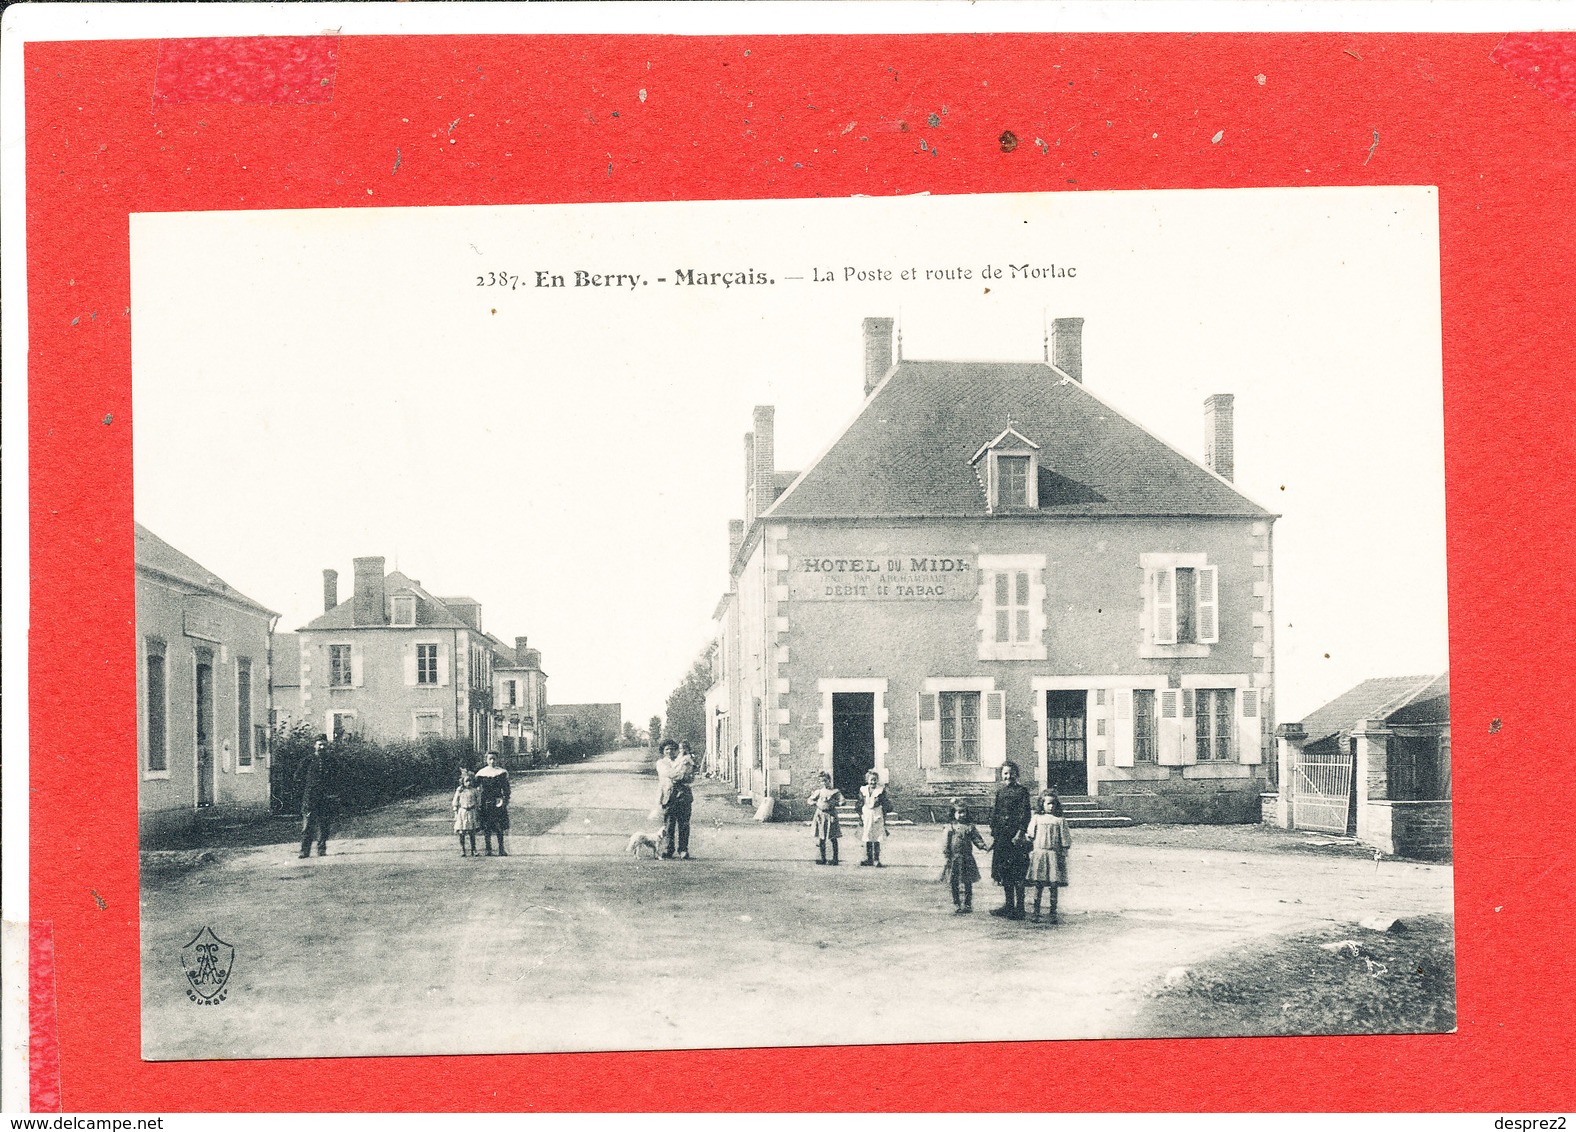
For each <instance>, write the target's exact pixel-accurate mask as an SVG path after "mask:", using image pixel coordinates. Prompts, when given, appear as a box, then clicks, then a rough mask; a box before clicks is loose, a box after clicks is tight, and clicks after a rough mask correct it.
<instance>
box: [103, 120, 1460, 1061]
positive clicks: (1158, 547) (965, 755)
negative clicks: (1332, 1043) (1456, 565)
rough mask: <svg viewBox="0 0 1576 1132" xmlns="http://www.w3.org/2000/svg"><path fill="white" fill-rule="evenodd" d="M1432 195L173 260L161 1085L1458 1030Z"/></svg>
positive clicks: (138, 311)
mask: <svg viewBox="0 0 1576 1132" xmlns="http://www.w3.org/2000/svg"><path fill="white" fill-rule="evenodd" d="M642 93H644V92H642ZM1437 204H1438V201H1437V192H1436V190H1434V189H1432V188H1429V187H1427V186H1417V187H1385V188H1347V189H1241V190H1192V191H1153V192H1140V191H1133V192H1080V193H1076V194H1073V193H1065V194H1024V195H979V196H913V197H895V198H881V199H874V198H851V199H836V200H833V199H815V200H759V201H740V200H731V201H702V202H694V201H690V202H650V203H638V204H594V205H515V206H508V207H456V208H436V207H432V208H405V209H401V208H388V209H381V208H364V209H357V210H354V211H351V210H342V209H318V210H301V211H252V212H183V213H147V214H138V215H134V216H133V217H132V223H131V232H130V236H131V276H132V278H131V282H132V308H131V310H132V315H133V321H132V328H133V330H132V377H133V394H134V397H133V413H134V418H135V419H134V430H135V431H134V470H135V511H136V522H137V527H136V558H135V570H136V619H135V633H136V647H137V684H138V686H137V706H138V718H137V727H138V741H137V750H138V766H137V767H136V769H135V771H134V772H132V771H130V768H128V770H127V772H128V773H135V775H136V780H137V790H138V845H139V849H140V861H141V871H140V877H141V1002H142V1055H143V1057H144V1058H146V1059H150V1060H172V1061H184V1060H211V1059H228V1058H294V1057H349V1056H373V1055H412V1054H470V1053H527V1052H559V1051H605V1050H649V1049H715V1048H738V1047H774V1046H812V1045H813V1046H824V1045H838V1046H847V1045H870V1044H903V1043H918V1042H988V1041H1026V1040H1050V1039H1097V1038H1140V1037H1144V1038H1169V1037H1215V1036H1259V1035H1338V1034H1361V1033H1441V1032H1449V1031H1451V1030H1453V1029H1454V1027H1455V945H1454V923H1453V915H1452V911H1453V881H1452V867H1451V801H1450V799H1451V785H1450V714H1449V702H1450V701H1449V673H1448V669H1449V657H1448V648H1447V628H1448V619H1447V609H1446V570H1445V483H1444V441H1443V423H1442V422H1443V407H1442V389H1441V352H1440V349H1441V348H1440V291H1439V234H1438V219H1437V212H1438V210H1437ZM982 1068H983V1067H982ZM960 1071H966V1072H978V1071H979V1070H961V1069H960Z"/></svg>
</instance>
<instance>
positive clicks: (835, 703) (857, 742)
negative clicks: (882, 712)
mask: <svg viewBox="0 0 1576 1132" xmlns="http://www.w3.org/2000/svg"><path fill="white" fill-rule="evenodd" d="M875 765H876V694H875V693H874V692H833V693H832V785H833V786H835V787H837V789H839V790H841V791H842V792H843V797H845V798H849V799H854V800H857V799H858V797H859V788H860V787H861V786H863V785H864V783H865V775H866V774H868V773H869V772H870V771H871V770H874V769H875Z"/></svg>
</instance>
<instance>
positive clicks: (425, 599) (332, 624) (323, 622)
mask: <svg viewBox="0 0 1576 1132" xmlns="http://www.w3.org/2000/svg"><path fill="white" fill-rule="evenodd" d="M383 592H384V594H385V595H386V596H387V597H390V598H392V597H394V596H395V595H396V594H406V593H408V594H414V595H415V597H416V627H417V628H422V629H433V628H437V629H469V628H471V626H470V625H468V624H467V623H466V622H464V621H462V620H461V619H460V618H458V617H456V616H455V615H454V614H453V613H451V612H449V608H448V607H447V606H446V605H444V604H443V602H441V601H440V600H438V599H437V598H435V597H433V596H432V595H431V594H429V593H428V592H427V591H426V590H424V589H422V588H421V587H420V586H418V585H417V584H416V583H415V582H413V581H411V580H410V579H409V578H407V577H406V576H405V575H404V574H402V573H400V572H399V571H398V570H391V571H389V573H388V575H387V576H386V577H385V578H384V579H383ZM466 600H469V599H466ZM354 609H355V595H354V594H352V595H351V596H350V597H347V598H346V599H345V600H344V601H342V602H340V603H339V604H338V605H336V606H334V608H333V609H330V610H329V611H328V612H326V613H324V614H322V615H321V616H319V617H317V618H314V619H313V620H311V621H308V622H307V623H306V624H305V625H303V626H301V628H300V629H299V630H298V632H302V633H306V632H316V631H318V630H322V629H376V628H379V626H378V625H357V624H356V623H355V621H354V616H355V614H354ZM383 625H384V626H386V627H388V628H401V629H406V628H410V626H408V625H398V626H389V625H388V624H387V622H384V623H383Z"/></svg>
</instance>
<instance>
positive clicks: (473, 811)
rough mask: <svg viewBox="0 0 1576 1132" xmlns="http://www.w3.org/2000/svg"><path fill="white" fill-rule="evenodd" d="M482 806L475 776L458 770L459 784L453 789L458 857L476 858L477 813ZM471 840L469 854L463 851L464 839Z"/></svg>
mask: <svg viewBox="0 0 1576 1132" xmlns="http://www.w3.org/2000/svg"><path fill="white" fill-rule="evenodd" d="M481 804H482V792H481V791H480V790H479V789H477V787H476V776H475V775H473V774H471V772H470V771H469V770H467V769H466V768H464V767H461V768H460V784H459V785H458V786H456V787H455V788H454V832H455V833H457V834H459V837H460V856H462V857H474V856H476V831H477V830H478V829H479V828H481V824H482V823H481V818H480V816H479V813H478V811H479V810H480V808H481ZM467 836H468V837H470V839H471V848H470V852H468V853H467V852H466V850H465V839H466V837H467Z"/></svg>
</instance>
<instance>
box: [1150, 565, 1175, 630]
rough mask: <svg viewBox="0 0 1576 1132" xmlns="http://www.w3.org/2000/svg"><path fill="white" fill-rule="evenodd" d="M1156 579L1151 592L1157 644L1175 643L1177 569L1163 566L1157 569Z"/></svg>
mask: <svg viewBox="0 0 1576 1132" xmlns="http://www.w3.org/2000/svg"><path fill="white" fill-rule="evenodd" d="M1154 579H1155V581H1154V586H1153V588H1152V589H1151V591H1150V594H1151V602H1152V605H1153V609H1154V614H1155V621H1154V631H1155V644H1157V645H1174V644H1176V642H1177V575H1176V571H1175V570H1172V569H1171V568H1170V567H1163V568H1161V569H1159V570H1156V571H1155V573H1154Z"/></svg>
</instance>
